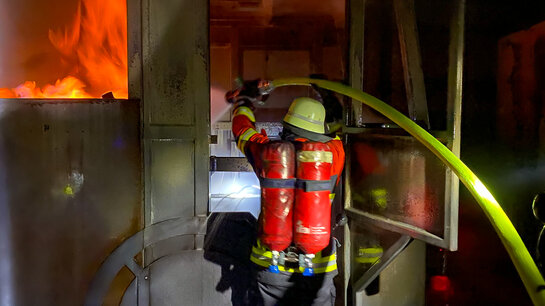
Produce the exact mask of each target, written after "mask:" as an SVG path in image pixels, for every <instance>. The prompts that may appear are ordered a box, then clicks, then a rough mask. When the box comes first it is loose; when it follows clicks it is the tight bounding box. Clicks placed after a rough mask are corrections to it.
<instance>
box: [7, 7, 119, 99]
mask: <svg viewBox="0 0 545 306" xmlns="http://www.w3.org/2000/svg"><path fill="white" fill-rule="evenodd" d="M49 41H50V42H51V44H52V45H53V46H54V47H55V48H56V49H57V50H58V51H59V53H60V55H61V62H62V63H63V64H66V65H69V67H72V69H71V71H72V72H71V73H70V75H68V76H66V77H64V78H63V79H61V80H57V81H56V82H55V84H54V85H45V86H43V87H41V88H40V87H38V86H37V84H36V82H32V81H26V82H25V83H23V84H21V85H19V86H17V87H16V88H11V89H9V88H0V98H92V97H101V96H102V94H104V93H106V92H109V91H111V92H112V93H113V94H114V97H115V98H127V96H128V89H127V88H128V80H127V78H128V76H127V8H126V0H80V3H79V6H78V9H77V11H76V15H75V17H74V21H73V22H72V24H71V26H70V27H67V28H65V29H62V30H51V29H50V30H49Z"/></svg>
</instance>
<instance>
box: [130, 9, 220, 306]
mask: <svg viewBox="0 0 545 306" xmlns="http://www.w3.org/2000/svg"><path fill="white" fill-rule="evenodd" d="M128 14H129V33H130V34H129V62H130V63H131V65H130V68H129V80H130V89H129V90H130V92H129V95H130V96H131V97H132V98H139V99H141V100H142V104H143V113H142V116H143V117H142V122H143V126H142V129H143V148H142V149H143V155H144V165H143V168H144V186H145V191H144V203H145V205H144V216H145V226H146V229H149V231H147V232H146V230H144V233H143V243H144V245H143V249H144V252H143V255H144V256H143V271H142V272H141V273H142V275H143V277H141V278H140V282H139V283H138V286H135V285H133V287H132V288H131V289H132V290H136V291H135V292H136V293H137V295H138V301H139V303H141V304H148V303H149V304H151V305H175V304H179V303H180V301H181V300H183V301H185V302H184V303H187V305H201V304H205V303H206V304H209V303H210V302H213V303H214V301H211V300H210V299H209V298H206V295H208V292H214V289H213V288H208V286H211V285H210V284H211V283H214V282H212V281H211V280H210V279H208V278H209V277H213V276H214V275H215V274H217V273H215V272H214V271H208V270H206V269H208V268H207V266H206V262H205V261H204V260H203V256H202V255H203V254H202V253H203V252H202V248H203V241H204V234H205V228H206V227H205V224H206V216H207V212H208V168H209V160H208V158H209V146H208V143H209V131H210V127H209V121H210V120H209V108H210V105H209V80H208V67H209V64H208V54H209V50H208V2H207V1H190V0H182V1H180V0H167V1H151V0H142V1H128ZM209 268H210V269H212V267H209ZM207 277H208V278H207ZM130 300H131V299H130V298H129V297H127V299H125V303H129V304H130ZM216 302H217V301H216Z"/></svg>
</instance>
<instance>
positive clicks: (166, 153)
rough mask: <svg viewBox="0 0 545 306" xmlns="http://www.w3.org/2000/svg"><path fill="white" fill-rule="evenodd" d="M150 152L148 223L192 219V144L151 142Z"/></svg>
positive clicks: (185, 142) (188, 142) (193, 212)
mask: <svg viewBox="0 0 545 306" xmlns="http://www.w3.org/2000/svg"><path fill="white" fill-rule="evenodd" d="M150 149H151V154H150V155H151V164H150V175H151V223H156V222H159V221H163V220H167V219H171V218H176V217H193V216H194V215H195V208H194V206H193V205H192V203H194V201H195V196H194V189H195V180H194V174H193V173H194V168H195V162H194V143H193V142H192V141H153V142H152V143H151V146H150ZM188 203H191V205H189V204H188Z"/></svg>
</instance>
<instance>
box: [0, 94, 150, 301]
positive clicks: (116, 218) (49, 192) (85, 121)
mask: <svg viewBox="0 0 545 306" xmlns="http://www.w3.org/2000/svg"><path fill="white" fill-rule="evenodd" d="M0 169H1V170H0V304H2V305H81V304H83V301H84V298H85V295H86V293H87V290H88V287H89V284H90V282H91V280H92V278H93V275H94V274H95V272H96V270H98V268H99V266H100V264H101V263H102V262H103V260H104V259H106V257H107V256H108V255H109V254H110V252H111V251H112V250H113V249H115V248H116V247H117V246H118V245H119V244H120V243H121V242H122V241H123V240H124V239H125V238H127V237H129V236H131V235H132V234H134V233H135V232H137V231H138V230H140V229H141V228H142V217H141V215H142V214H141V209H142V180H141V150H140V103H139V102H138V101H127V100H122V101H121V100H15V99H13V100H11V99H0ZM129 281H130V280H129ZM127 285H128V283H127ZM121 286H123V285H121Z"/></svg>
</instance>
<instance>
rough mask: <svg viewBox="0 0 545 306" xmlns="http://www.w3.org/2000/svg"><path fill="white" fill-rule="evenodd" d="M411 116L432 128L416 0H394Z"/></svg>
mask: <svg viewBox="0 0 545 306" xmlns="http://www.w3.org/2000/svg"><path fill="white" fill-rule="evenodd" d="M394 10H395V16H396V23H397V29H398V34H399V46H400V49H401V60H402V62H403V72H404V74H405V78H404V80H405V91H406V93H407V103H408V106H409V117H410V118H411V119H412V120H413V121H415V122H419V123H421V124H424V126H425V127H427V128H428V129H430V119H429V115H428V103H427V101H426V87H425V85H424V73H423V72H422V61H421V57H420V45H419V41H418V28H417V24H416V16H415V12H414V0H394Z"/></svg>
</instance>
